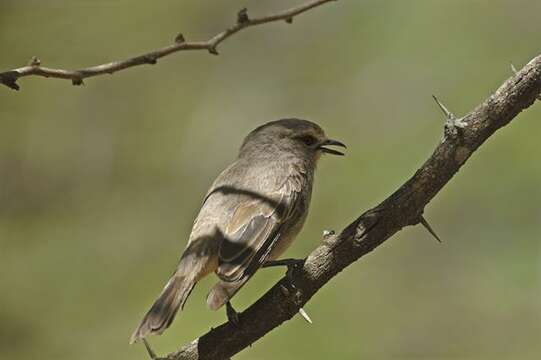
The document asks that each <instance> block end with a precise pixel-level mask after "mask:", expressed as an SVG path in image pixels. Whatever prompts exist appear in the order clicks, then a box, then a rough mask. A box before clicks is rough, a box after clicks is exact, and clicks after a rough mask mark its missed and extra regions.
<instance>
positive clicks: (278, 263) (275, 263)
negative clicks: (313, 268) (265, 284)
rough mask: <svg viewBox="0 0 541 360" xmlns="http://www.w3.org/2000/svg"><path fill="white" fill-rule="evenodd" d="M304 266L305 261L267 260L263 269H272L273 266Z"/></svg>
mask: <svg viewBox="0 0 541 360" xmlns="http://www.w3.org/2000/svg"><path fill="white" fill-rule="evenodd" d="M301 264H304V259H280V260H267V261H266V262H265V263H264V264H263V266H262V267H264V268H266V267H271V266H287V268H288V269H289V268H290V267H296V266H298V265H301Z"/></svg>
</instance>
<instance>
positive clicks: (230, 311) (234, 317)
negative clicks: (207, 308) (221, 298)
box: [225, 301, 240, 326]
mask: <svg viewBox="0 0 541 360" xmlns="http://www.w3.org/2000/svg"><path fill="white" fill-rule="evenodd" d="M225 313H226V315H227V320H229V322H230V323H232V324H233V325H235V326H238V325H239V323H240V319H239V313H238V312H237V311H236V310H235V309H234V308H233V305H231V302H230V301H228V302H226V303H225Z"/></svg>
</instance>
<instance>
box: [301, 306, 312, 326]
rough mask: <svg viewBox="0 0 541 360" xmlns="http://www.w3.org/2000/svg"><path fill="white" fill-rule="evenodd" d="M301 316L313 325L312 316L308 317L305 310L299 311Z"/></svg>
mask: <svg viewBox="0 0 541 360" xmlns="http://www.w3.org/2000/svg"><path fill="white" fill-rule="evenodd" d="M299 314H301V316H302V318H303V319H304V320H306V322H307V323H308V324H313V322H312V319H310V316H308V314H307V313H306V311H304V309H303V308H300V309H299Z"/></svg>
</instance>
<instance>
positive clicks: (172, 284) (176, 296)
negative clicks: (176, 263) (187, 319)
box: [130, 274, 195, 344]
mask: <svg viewBox="0 0 541 360" xmlns="http://www.w3.org/2000/svg"><path fill="white" fill-rule="evenodd" d="M194 286H195V281H194V280H191V279H189V278H187V277H184V276H178V275H176V274H175V275H173V277H171V279H169V281H168V282H167V284H166V285H165V287H164V288H163V290H162V293H161V294H160V296H159V297H158V299H157V300H156V301H155V302H154V304H153V305H152V307H151V308H150V310H149V311H148V312H147V314H146V315H145V317H144V318H143V320H142V321H141V323H140V324H139V326H138V327H137V329H135V331H134V332H133V335H132V336H131V339H130V344H133V343H134V342H136V341H137V340H140V339H142V338H145V337H146V336H148V335H150V334H161V333H162V332H164V331H165V329H167V328H168V327H169V325H171V323H172V322H173V319H174V318H175V315H176V314H177V312H178V310H179V309H182V308H183V307H184V303H185V302H186V299H188V296H189V295H190V293H191V292H192V289H193V287H194Z"/></svg>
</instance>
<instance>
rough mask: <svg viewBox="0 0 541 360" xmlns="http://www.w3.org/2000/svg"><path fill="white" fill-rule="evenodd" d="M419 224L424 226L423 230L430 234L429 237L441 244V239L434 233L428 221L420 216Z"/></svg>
mask: <svg viewBox="0 0 541 360" xmlns="http://www.w3.org/2000/svg"><path fill="white" fill-rule="evenodd" d="M419 223H420V224H421V225H423V226H424V228H425V229H426V230H427V231H428V232H429V233H430V235H432V236H433V237H434V238H435V239H436V240H438V242H440V243H441V239H440V238H439V236H438V235H436V232H435V231H434V230H433V229H432V227H431V226H430V224H429V223H428V221H426V219H425V218H424V217H423V216H421V218H420V219H419Z"/></svg>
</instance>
